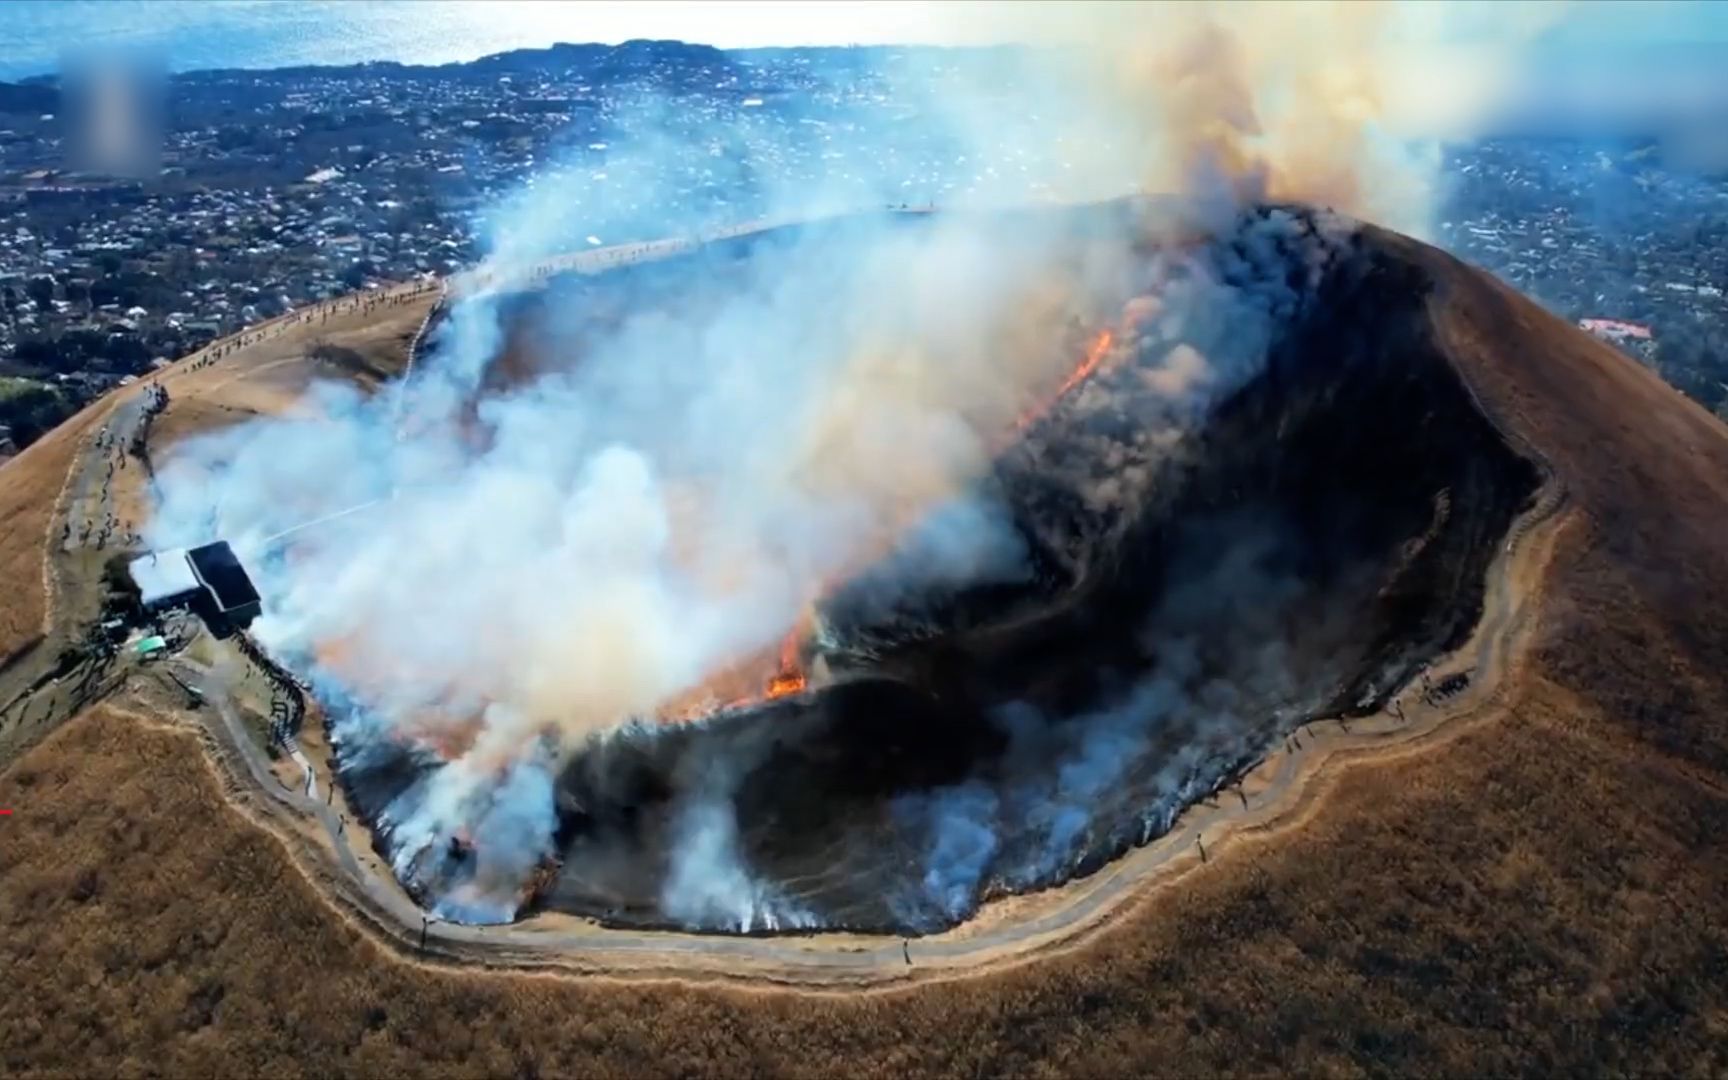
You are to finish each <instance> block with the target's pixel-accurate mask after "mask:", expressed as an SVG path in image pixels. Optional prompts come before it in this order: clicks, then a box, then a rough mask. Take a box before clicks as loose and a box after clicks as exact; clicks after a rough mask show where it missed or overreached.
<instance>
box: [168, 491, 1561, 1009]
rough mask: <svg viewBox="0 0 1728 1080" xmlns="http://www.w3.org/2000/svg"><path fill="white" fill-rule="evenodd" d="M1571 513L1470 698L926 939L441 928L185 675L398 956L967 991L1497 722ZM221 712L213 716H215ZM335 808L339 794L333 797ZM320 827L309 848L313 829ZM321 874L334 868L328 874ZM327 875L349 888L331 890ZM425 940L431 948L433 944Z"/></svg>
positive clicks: (1497, 614) (1204, 810)
mask: <svg viewBox="0 0 1728 1080" xmlns="http://www.w3.org/2000/svg"><path fill="white" fill-rule="evenodd" d="M1564 505H1565V498H1564V494H1563V492H1562V491H1561V490H1560V488H1559V487H1558V486H1557V485H1556V484H1555V483H1553V482H1552V481H1549V482H1548V483H1545V484H1544V486H1543V487H1542V488H1541V490H1540V492H1539V494H1538V497H1537V499H1536V501H1535V503H1534V504H1533V506H1532V507H1531V509H1530V510H1528V511H1527V512H1526V513H1525V514H1523V515H1522V516H1521V517H1520V518H1519V519H1517V521H1515V522H1514V524H1513V527H1512V529H1511V530H1510V531H1509V534H1508V542H1507V544H1506V545H1505V546H1504V548H1503V549H1502V550H1501V551H1500V552H1499V553H1498V554H1497V556H1496V558H1495V561H1494V564H1493V566H1492V567H1491V569H1490V571H1489V582H1488V588H1487V590H1486V593H1485V596H1484V603H1483V617H1482V618H1481V620H1480V621H1479V623H1478V626H1477V629H1476V631H1475V632H1474V634H1473V635H1472V637H1471V639H1470V640H1469V641H1468V642H1467V643H1466V644H1465V645H1464V646H1463V647H1462V648H1461V649H1459V650H1458V651H1456V652H1455V653H1453V654H1451V655H1450V656H1448V657H1445V658H1443V659H1442V660H1441V661H1439V662H1437V663H1436V664H1435V665H1434V666H1433V668H1432V669H1431V671H1432V675H1433V677H1434V679H1435V680H1436V681H1441V680H1445V679H1446V678H1447V677H1448V676H1450V675H1454V674H1468V675H1469V676H1470V678H1469V681H1468V685H1467V686H1465V687H1464V688H1463V689H1462V690H1460V691H1458V692H1457V693H1455V694H1452V695H1450V696H1448V697H1446V698H1445V699H1444V700H1439V701H1433V700H1429V699H1428V697H1427V696H1425V695H1424V693H1423V688H1422V686H1421V685H1419V684H1415V683H1412V684H1407V685H1406V686H1405V687H1404V688H1403V689H1402V690H1401V691H1400V692H1399V693H1398V694H1397V695H1396V696H1395V697H1394V698H1393V699H1392V700H1391V701H1390V702H1388V706H1387V708H1386V710H1384V711H1382V712H1380V713H1377V714H1375V715H1373V716H1369V717H1363V718H1358V719H1355V720H1350V721H1338V720H1329V721H1319V722H1314V723H1311V724H1308V725H1305V726H1304V727H1303V728H1301V729H1298V731H1297V732H1296V733H1293V735H1292V738H1291V741H1290V743H1289V744H1287V747H1286V749H1282V750H1278V751H1276V752H1274V753H1272V754H1270V755H1269V756H1268V757H1267V758H1266V759H1265V760H1264V761H1262V762H1261V764H1260V765H1259V766H1257V767H1256V768H1255V769H1253V770H1251V771H1250V772H1249V773H1248V775H1247V776H1246V777H1244V778H1243V780H1242V781H1241V782H1240V783H1239V785H1238V786H1236V787H1234V788H1230V789H1226V790H1224V791H1221V792H1219V793H1218V794H1216V795H1214V796H1213V797H1211V798H1209V799H1205V800H1202V801H1200V802H1198V803H1196V804H1194V805H1192V806H1190V807H1189V808H1188V809H1187V810H1186V811H1185V812H1184V813H1183V814H1182V815H1181V816H1180V817H1179V818H1178V819H1177V822H1176V824H1175V825H1174V827H1173V828H1172V829H1171V830H1170V831H1169V832H1168V833H1166V834H1165V835H1164V836H1162V837H1159V838H1157V839H1155V840H1153V841H1152V842H1151V843H1149V844H1147V845H1145V846H1142V847H1139V848H1136V849H1134V850H1133V851H1130V852H1129V853H1128V854H1126V855H1124V856H1123V857H1122V858H1120V859H1117V860H1115V861H1113V862H1111V863H1109V864H1108V865H1106V866H1105V867H1103V868H1102V869H1100V870H1099V871H1098V872H1096V873H1094V874H1092V875H1090V876H1088V877H1085V878H1082V879H1079V880H1076V881H1072V882H1069V883H1067V884H1065V885H1063V886H1060V887H1058V888H1054V889H1050V890H1046V891H1044V892H1041V893H1036V894H1032V895H1027V896H1015V897H1009V898H1005V899H1002V900H997V901H992V902H990V903H987V904H986V905H985V906H984V907H983V908H982V909H981V910H980V911H979V913H978V914H977V916H976V917H975V918H974V919H972V920H971V921H969V922H967V923H964V924H962V925H960V926H958V927H956V928H954V929H953V930H950V931H947V932H945V933H941V934H935V935H931V936H928V937H923V938H915V939H911V940H909V941H908V940H906V939H903V938H900V937H884V936H873V935H857V934H846V933H828V932H824V933H801V934H780V935H771V936H766V935H765V936H738V935H713V934H692V933H680V932H672V931H626V930H609V929H604V928H601V927H599V926H597V925H595V924H593V923H591V922H588V921H586V920H582V919H578V918H575V917H572V916H566V915H558V914H547V915H539V916H535V917H533V918H531V919H529V920H528V921H526V922H523V923H518V924H513V925H506V926H464V925H460V924H454V923H445V922H435V921H430V922H429V921H428V920H427V919H426V918H425V916H424V913H423V912H422V911H421V909H420V908H419V907H418V906H416V905H415V904H414V903H413V901H412V900H411V899H410V898H409V897H408V896H407V894H406V893H405V892H403V890H402V889H401V888H400V886H398V884H397V883H396V882H395V880H394V879H393V878H392V877H390V876H389V875H388V873H387V872H384V873H380V872H379V871H377V870H374V869H373V868H371V867H369V866H367V865H366V864H365V863H364V862H363V861H362V859H361V858H360V857H359V856H358V855H357V850H358V851H359V852H366V851H367V850H368V849H367V844H368V837H367V836H366V834H365V830H364V829H361V828H358V827H357V828H356V829H355V830H352V832H351V831H350V830H348V828H347V818H346V815H345V814H344V813H343V812H342V811H341V809H340V808H338V807H335V806H330V805H325V804H323V803H320V802H319V801H318V798H317V781H316V770H315V769H314V767H313V766H312V764H311V762H310V761H308V760H305V757H304V755H303V754H300V753H299V752H298V750H297V749H296V750H295V751H293V752H291V755H290V756H291V757H293V758H294V760H295V761H296V763H297V764H299V765H300V767H301V769H302V770H303V772H304V775H305V777H306V784H305V787H304V788H303V789H302V790H300V791H294V790H291V789H289V788H287V787H285V786H284V785H283V784H282V783H281V782H280V781H279V780H277V779H276V777H275V775H274V774H273V773H272V771H271V768H270V763H269V761H268V759H267V758H266V757H265V755H264V752H263V749H262V747H261V746H260V745H259V744H258V742H257V740H256V739H255V738H254V737H253V736H251V735H250V734H249V733H248V731H247V729H246V727H245V724H244V723H243V721H242V720H241V719H240V717H239V715H238V712H237V709H236V707H235V705H234V704H233V702H232V701H231V700H230V699H229V697H228V694H227V686H228V684H229V683H230V682H231V681H232V680H231V679H229V678H223V677H220V676H219V675H218V674H217V673H215V672H213V671H212V670H211V669H209V668H206V667H202V666H201V665H197V664H196V663H195V662H193V661H190V660H187V659H184V658H182V659H178V660H176V661H175V662H174V663H175V664H177V665H178V666H179V667H180V668H181V670H182V671H183V672H184V673H185V674H186V676H187V678H188V681H190V682H192V683H193V685H195V686H197V687H198V688H199V689H200V690H201V691H202V692H203V693H205V695H206V697H207V700H209V701H210V702H211V703H212V704H213V705H214V706H215V708H214V709H213V710H209V709H206V710H203V711H202V713H201V714H200V715H201V716H202V718H203V722H204V724H205V726H206V729H207V730H208V731H209V733H210V734H211V735H212V736H214V737H215V738H216V740H217V742H218V743H219V744H220V746H221V748H222V750H223V751H224V753H223V754H222V755H220V756H221V757H222V759H224V760H226V761H228V762H229V767H230V769H231V770H233V768H234V765H233V763H234V761H236V760H238V762H239V763H240V765H239V768H240V769H242V770H244V773H245V774H246V775H245V776H241V777H237V778H238V779H240V780H242V782H243V783H244V784H245V785H246V787H248V788H250V789H251V790H253V791H256V792H260V793H262V794H264V795H265V796H267V798H265V799H263V800H258V803H259V804H261V805H258V806H257V808H258V809H260V810H262V811H263V813H264V816H265V817H267V818H268V819H270V821H269V822H268V824H269V826H270V827H272V829H273V831H275V832H277V834H278V835H283V836H284V837H285V838H286V839H289V840H290V846H291V847H292V848H293V849H294V850H295V851H296V855H297V857H298V859H299V861H300V863H301V866H302V868H303V869H304V870H306V871H307V872H308V876H309V877H310V878H312V879H313V880H314V881H317V882H319V883H321V884H323V885H325V886H326V887H327V888H328V890H329V892H330V893H331V894H332V897H333V899H335V900H337V901H338V903H339V906H341V907H342V908H344V909H345V910H346V911H347V912H348V913H349V914H350V915H351V916H353V917H355V918H356V919H358V920H359V921H361V922H363V923H365V924H367V925H369V926H370V927H371V928H372V929H373V930H375V931H377V932H379V933H381V934H383V935H384V936H385V937H387V938H389V939H390V940H392V941H394V942H395V944H396V945H397V947H398V948H399V949H400V950H402V951H403V952H404V953H416V952H418V953H420V954H421V955H430V956H432V957H436V958H438V959H440V960H444V961H458V962H462V963H471V964H482V965H485V966H489V967H497V966H501V965H502V966H509V967H520V968H530V969H550V970H554V971H557V970H562V971H567V972H572V973H577V972H580V973H588V974H610V975H633V976H641V977H661V978H665V977H674V978H681V979H721V980H737V981H745V982H763V981H766V982H770V983H779V984H797V985H812V986H852V987H861V986H876V985H893V984H904V983H906V982H907V981H909V980H914V979H929V978H943V977H954V976H957V975H959V974H962V973H966V972H972V971H976V970H978V969H980V968H982V967H985V966H995V965H1000V964H1005V963H1012V962H1015V961H1019V960H1023V959H1025V958H1027V957H1029V956H1032V955H1037V954H1043V953H1046V952H1049V951H1051V950H1055V949H1059V948H1062V947H1065V946H1068V945H1071V944H1073V943H1076V942H1077V941H1079V940H1081V939H1082V938H1083V937H1084V936H1086V935H1087V934H1088V933H1090V932H1092V931H1095V930H1096V929H1097V928H1099V927H1101V926H1103V925H1105V924H1107V923H1108V922H1109V921H1110V919H1111V917H1112V916H1114V915H1116V914H1118V913H1120V912H1121V911H1123V910H1125V909H1126V908H1127V907H1128V906H1129V905H1130V903H1131V902H1133V901H1134V900H1136V899H1138V898H1142V897H1144V896H1145V895H1146V894H1147V893H1148V891H1149V890H1150V889H1151V888H1152V887H1155V886H1157V885H1160V884H1164V883H1167V882H1168V881H1170V880H1174V879H1175V878H1176V877H1178V876H1179V875H1180V874H1182V873H1183V872H1185V871H1186V870H1188V869H1192V868H1193V867H1196V866H1198V865H1200V864H1201V863H1202V862H1205V861H1207V860H1209V859H1214V858H1218V857H1219V856H1220V854H1221V853H1223V852H1225V851H1226V850H1227V849H1228V848H1229V846H1230V843H1231V840H1232V838H1233V837H1234V836H1237V835H1241V834H1248V833H1256V834H1265V833H1267V832H1269V831H1273V830H1275V829H1277V828H1280V827H1284V826H1287V825H1290V824H1294V823H1295V822H1297V821H1299V820H1300V819H1301V818H1302V817H1303V816H1304V814H1305V813H1306V812H1307V810H1309V809H1311V808H1312V804H1313V803H1315V802H1317V798H1315V797H1314V794H1315V791H1316V787H1317V785H1316V782H1315V781H1316V779H1317V777H1318V774H1320V773H1321V772H1322V771H1330V769H1328V766H1329V765H1330V764H1331V763H1332V762H1334V761H1335V760H1337V761H1340V762H1346V763H1347V762H1349V761H1351V760H1360V759H1367V758H1374V757H1381V756H1385V755H1391V754H1399V753H1402V752H1405V751H1409V750H1414V749H1417V748H1419V747H1421V746H1423V745H1426V744H1429V743H1432V742H1433V741H1435V739H1436V738H1439V737H1446V736H1448V735H1449V733H1450V732H1452V731H1454V730H1457V729H1461V728H1462V727H1464V726H1466V725H1464V724H1462V723H1459V721H1461V720H1464V719H1466V718H1471V717H1479V716H1485V715H1490V714H1493V713H1494V712H1495V711H1496V706H1498V705H1499V704H1501V703H1502V701H1503V698H1504V690H1505V686H1506V684H1507V683H1508V682H1509V681H1510V680H1509V679H1508V675H1509V673H1510V672H1511V671H1512V669H1513V668H1514V667H1515V665H1516V660H1517V658H1518V655H1519V653H1520V650H1521V646H1522V645H1523V644H1524V642H1525V641H1526V640H1527V639H1528V632H1529V630H1530V628H1531V625H1532V623H1533V615H1534V602H1535V588H1534V587H1535V585H1536V584H1537V583H1539V581H1540V578H1541V571H1542V569H1543V568H1544V567H1545V566H1546V562H1547V556H1548V554H1549V552H1551V550H1552V540H1553V538H1554V536H1555V535H1556V534H1557V532H1558V530H1559V528H1560V527H1561V526H1562V525H1563V524H1564V522H1565V521H1566V520H1567V518H1566V516H1565V515H1562V514H1561V513H1560V511H1561V509H1562V508H1563V507H1564ZM212 713H213V714H214V715H212ZM334 794H335V793H332V796H334ZM308 823H310V824H311V825H312V826H313V829H312V833H311V834H310V835H309V834H308V832H307V831H306V829H305V826H306V825H307V824H308ZM320 864H321V865H320ZM331 871H335V872H334V873H332V872H331ZM422 940H424V942H425V945H424V947H422V946H421V944H420V943H421V941H422Z"/></svg>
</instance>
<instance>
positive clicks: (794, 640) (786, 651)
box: [766, 618, 810, 701]
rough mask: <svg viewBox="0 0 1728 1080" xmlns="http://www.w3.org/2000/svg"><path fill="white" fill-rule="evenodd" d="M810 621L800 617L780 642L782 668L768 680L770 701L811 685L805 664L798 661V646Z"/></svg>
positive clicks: (767, 692) (767, 691)
mask: <svg viewBox="0 0 1728 1080" xmlns="http://www.w3.org/2000/svg"><path fill="white" fill-rule="evenodd" d="M808 623H809V620H808V618H804V619H799V620H798V625H796V626H794V627H793V628H792V630H791V632H790V633H788V634H787V635H786V638H785V640H783V641H781V642H780V670H779V671H776V672H775V673H774V676H773V678H771V679H769V680H768V687H767V690H766V694H767V699H768V700H769V701H773V700H774V699H775V698H782V697H785V696H786V695H787V694H796V693H798V692H799V691H801V690H803V689H804V688H805V687H806V686H808V685H810V680H809V679H807V678H805V676H804V668H803V666H802V665H801V664H799V663H798V647H799V645H800V644H802V643H803V638H804V633H805V631H806V629H807V626H808Z"/></svg>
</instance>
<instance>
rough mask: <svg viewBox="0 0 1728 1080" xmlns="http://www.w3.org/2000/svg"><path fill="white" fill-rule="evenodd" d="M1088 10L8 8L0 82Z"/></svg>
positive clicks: (1046, 27) (715, 39)
mask: <svg viewBox="0 0 1728 1080" xmlns="http://www.w3.org/2000/svg"><path fill="white" fill-rule="evenodd" d="M1090 2H1091V0H1063V2H1060V3H1038V2H1036V0H1024V2H1011V3H1010V2H1004V0H994V2H965V0H937V2H917V0H830V2H817V3H812V2H795V0H742V2H733V3H728V2H723V0H630V2H623V3H607V2H600V0H569V2H563V3H557V2H550V0H534V2H523V0H449V2H442V0H375V2H366V0H288V2H281V0H0V77H10V78H15V77H18V76H20V75H25V74H32V73H38V72H46V71H52V70H54V69H55V68H56V67H57V66H58V65H59V63H60V60H61V58H62V57H63V56H65V55H66V53H67V52H69V51H72V50H75V49H78V48H81V47H86V46H92V45H124V46H134V47H135V46H142V47H145V48H148V49H153V50H156V51H158V52H161V53H164V54H166V56H167V58H168V62H169V64H170V66H172V67H173V68H175V69H179V70H185V69H188V68H205V67H279V66H285V65H291V64H308V63H326V64H332V63H353V62H358V61H364V60H400V61H404V62H410V63H443V62H448V61H453V60H471V59H473V58H475V57H478V56H483V55H485V54H487V53H493V52H501V51H504V50H506V49H514V48H524V47H543V46H546V45H550V44H552V43H554V42H559V41H572V42H579V41H600V42H618V41H623V40H625V39H628V38H641V37H654V38H677V39H680V40H684V41H694V42H704V43H709V44H713V45H719V46H722V47H742V46H753V45H800V44H816V45H846V44H882V43H939V44H983V43H994V42H1000V41H1054V40H1060V39H1061V38H1062V37H1063V34H1064V27H1065V26H1067V25H1072V24H1073V23H1076V22H1086V21H1088V20H1087V19H1084V18H1076V16H1077V15H1080V14H1083V12H1082V10H1081V9H1082V7H1083V6H1085V5H1087V4H1089V3H1090ZM1162 2H1165V3H1168V2H1173V0H1162ZM1282 2H1285V3H1294V2H1297V0H1282ZM1341 2H1345V3H1350V2H1358V0H1341ZM1539 3H1540V0H1538V5H1539ZM1111 6H1112V7H1115V6H1116V5H1115V4H1112V5H1111ZM1530 6H1531V5H1529V4H1526V5H1525V8H1524V10H1525V13H1526V14H1528V12H1529V10H1530ZM1505 10H1506V9H1505V8H1504V6H1502V5H1501V4H1499V3H1495V2H1486V3H1479V4H1474V5H1459V4H1455V3H1444V4H1443V3H1440V2H1438V0H1410V2H1407V3H1405V4H1402V5H1399V6H1398V8H1397V11H1398V20H1399V22H1400V24H1403V25H1409V26H1411V27H1413V28H1415V29H1417V30H1419V31H1420V30H1423V29H1425V28H1426V27H1427V26H1428V25H1429V24H1433V23H1439V22H1442V21H1443V22H1444V23H1445V25H1446V26H1447V27H1448V28H1449V30H1456V29H1457V28H1459V27H1463V28H1464V30H1465V32H1466V33H1468V32H1470V29H1471V28H1475V29H1476V30H1478V31H1480V32H1482V33H1484V34H1487V33H1490V32H1491V31H1492V28H1493V27H1495V25H1496V24H1498V23H1499V22H1501V20H1503V18H1504V17H1505ZM1554 10H1555V11H1556V12H1557V13H1558V12H1563V13H1564V17H1563V18H1554V19H1543V20H1542V21H1544V22H1553V23H1555V24H1557V25H1558V27H1559V29H1558V30H1556V31H1555V33H1556V34H1557V35H1559V36H1560V37H1562V38H1563V39H1564V40H1565V41H1567V42H1568V43H1569V44H1579V45H1584V46H1589V47H1594V48H1606V49H1609V50H1612V49H1616V48H1619V47H1621V46H1623V45H1626V44H1629V43H1630V44H1652V43H1664V44H1665V43H1675V42H1724V41H1728V0H1677V2H1673V3H1661V2H1656V0H1648V2H1639V0H1576V2H1574V3H1570V4H1566V5H1564V6H1563V7H1557V8H1555V9H1554ZM1461 16H1462V17H1461ZM1589 51H1593V50H1589Z"/></svg>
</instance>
